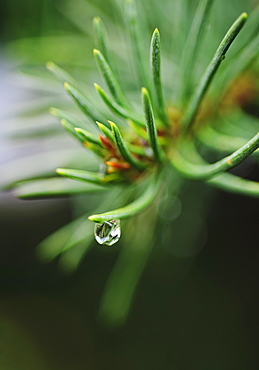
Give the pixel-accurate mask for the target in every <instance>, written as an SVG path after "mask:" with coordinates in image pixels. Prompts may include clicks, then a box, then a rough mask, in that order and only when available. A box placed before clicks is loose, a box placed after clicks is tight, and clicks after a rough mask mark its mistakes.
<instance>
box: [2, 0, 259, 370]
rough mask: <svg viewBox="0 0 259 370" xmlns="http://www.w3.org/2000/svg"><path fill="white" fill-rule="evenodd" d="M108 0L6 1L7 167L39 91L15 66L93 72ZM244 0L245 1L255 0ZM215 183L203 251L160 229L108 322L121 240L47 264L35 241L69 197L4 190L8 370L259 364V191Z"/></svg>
mask: <svg viewBox="0 0 259 370" xmlns="http://www.w3.org/2000/svg"><path fill="white" fill-rule="evenodd" d="M111 3H112V1H107V2H104V1H102V0H98V1H94V2H87V1H83V0H81V1H75V2H72V1H61V0H60V1H50V0H45V1H44V0H38V1H36V0H34V1H32V0H31V1H27V2H22V1H19V0H12V1H11V0H9V1H7V0H4V1H3V0H2V1H1V12H0V17H1V50H0V56H1V64H0V68H1V71H0V75H1V76H2V81H3V83H5V85H3V84H2V91H1V95H0V96H1V100H2V101H3V102H4V105H5V107H4V108H5V109H3V112H4V113H3V112H2V116H3V120H2V124H1V127H0V139H2V142H3V144H2V146H1V150H0V153H1V154H2V158H0V160H1V162H0V164H2V163H5V164H6V166H5V167H4V168H5V171H7V170H8V164H9V163H11V162H12V161H13V160H15V159H17V157H19V156H23V155H25V153H26V154H30V153H31V152H32V153H34V152H35V150H36V149H35V148H34V147H32V146H30V148H29V149H28V146H27V145H25V144H21V141H19V142H18V144H17V143H16V144H13V143H11V142H10V141H9V138H8V136H7V135H6V132H8V130H7V128H6V122H12V119H13V118H12V117H13V115H14V113H16V111H17V110H18V108H19V109H20V108H21V107H23V104H24V105H25V106H26V107H27V106H29V105H28V99H29V100H30V101H31V99H32V98H33V99H35V96H33V97H32V96H31V93H30V90H29V89H30V86H31V85H30V84H29V83H28V86H27V85H26V84H25V85H23V81H31V80H30V78H29V77H28V80H27V79H26V77H25V79H23V80H21V81H20V79H19V78H18V77H17V80H16V76H17V75H16V74H15V71H16V70H17V69H18V68H20V67H21V66H23V69H26V68H28V67H30V68H32V70H33V71H36V72H35V74H38V73H43V74H44V73H45V71H44V65H45V62H46V61H48V60H50V59H51V60H55V62H57V63H60V64H62V65H63V66H68V67H70V69H71V68H75V67H74V65H76V70H78V69H79V70H84V69H86V72H85V74H86V75H87V74H88V73H89V75H90V74H91V72H92V69H93V68H94V63H93V58H92V56H91V55H92V48H93V45H94V42H93V38H92V30H91V29H92V24H91V22H92V17H93V16H94V15H101V16H102V17H103V18H104V19H107V22H108V26H109V22H112V19H113V18H114V14H113V10H112V7H111V6H110V5H111ZM239 3H240V2H239ZM243 4H244V10H246V5H247V6H249V5H250V2H248V1H245V0H244V1H243ZM90 79H91V77H90ZM33 86H34V88H35V84H34V85H33ZM39 90H40V89H39ZM37 94H38V95H41V94H42V93H41V92H38V93H37ZM48 104H49V102H48V101H46V112H47V106H48ZM13 127H16V126H15V125H14V124H13ZM31 140H32V139H31ZM30 142H31V141H30ZM25 143H27V141H26V142H25ZM31 145H32V144H31ZM35 145H36V144H35ZM28 151H29V153H28ZM255 175H256V174H255ZM2 176H3V177H4V176H5V173H2ZM11 178H12V177H11ZM193 187H198V188H199V189H198V192H199V193H200V194H203V193H204V188H203V185H197V184H192V183H191V184H189V185H188V186H187V187H186V189H185V191H186V192H187V194H190V196H191V193H192V188H193ZM208 193H209V194H207V196H208V198H209V199H210V202H209V212H208V214H207V217H206V220H205V222H206V233H205V234H206V237H205V236H204V241H203V243H202V242H201V243H202V247H201V250H200V252H199V253H198V254H195V255H194V256H193V255H191V256H190V255H189V256H187V257H186V256H185V257H181V256H179V255H175V254H174V253H172V248H171V246H168V250H165V249H161V248H159V238H158V243H157V244H158V245H157V248H156V250H155V252H154V253H153V255H152V257H151V259H150V261H149V264H148V266H147V268H146V270H145V272H144V274H143V277H142V279H141V281H140V284H139V287H138V289H137V293H136V297H135V300H134V302H133V306H132V311H131V314H130V317H129V319H128V321H127V322H126V324H125V325H124V326H123V327H121V328H109V327H107V326H105V325H104V324H103V323H102V322H100V321H99V320H98V316H97V311H98V307H99V304H100V297H101V294H102V291H103V289H104V286H105V283H106V281H107V278H108V276H109V273H110V272H111V270H112V267H113V266H114V263H115V261H116V259H117V256H118V250H119V248H120V245H116V246H115V247H114V248H112V249H110V248H103V247H101V246H97V245H96V247H95V248H94V249H92V250H91V251H90V253H89V254H88V255H87V257H86V258H85V260H84V261H83V263H82V264H81V265H80V267H79V269H78V270H77V271H76V272H75V273H74V274H73V275H66V274H65V273H64V272H62V271H60V269H59V268H58V266H57V263H56V262H55V261H54V262H53V263H51V264H49V265H43V264H42V263H40V262H39V261H38V260H37V258H36V256H35V253H34V252H35V246H36V245H37V244H38V243H39V242H40V241H41V240H43V239H44V238H45V237H46V236H48V235H49V234H50V233H51V232H52V231H54V230H56V229H58V228H59V227H60V226H62V225H64V224H65V223H67V222H68V221H69V220H71V219H72V217H73V212H74V211H73V208H72V206H71V200H70V199H54V200H41V201H38V200H33V201H21V200H17V199H15V198H14V197H13V196H12V194H11V193H10V192H8V191H6V192H2V193H1V195H0V236H1V241H0V278H1V280H0V281H1V306H0V369H3V370H35V369H37V370H38V369H39V370H41V369H43V370H45V369H46V370H47V369H48V370H52V369H53V370H70V369H71V370H72V369H89V370H92V369H93V370H94V369H97V370H103V369H105V370H106V369H107V370H109V369H112V370H121V369H125V370H132V369H134V370H135V369H136V370H143V369H144V370H146V369H163V370H167V369H168V370H169V369H175V370H189V369H198V370H207V369H209V370H214V369H215V370H219V369H220V370H256V369H258V368H259V359H258V324H259V323H258V310H259V305H258V302H259V296H258V295H259V294H258V283H259V274H258V257H259V249H258V206H259V201H258V200H256V199H247V198H245V197H242V196H237V195H229V194H225V193H223V192H214V191H212V190H209V191H208ZM188 232H189V230H184V229H181V230H180V234H182V235H185V234H188ZM161 238H163V235H161ZM205 240H206V241H205ZM177 242H178V240H177V237H176V238H172V244H173V243H177Z"/></svg>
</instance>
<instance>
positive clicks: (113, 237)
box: [94, 220, 121, 247]
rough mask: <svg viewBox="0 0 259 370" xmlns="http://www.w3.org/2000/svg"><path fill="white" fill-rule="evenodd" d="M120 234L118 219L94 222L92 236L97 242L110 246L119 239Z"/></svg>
mask: <svg viewBox="0 0 259 370" xmlns="http://www.w3.org/2000/svg"><path fill="white" fill-rule="evenodd" d="M120 236H121V228H120V220H110V221H105V222H104V223H102V224H95V227H94V237H95V240H96V241H97V243H99V244H101V245H108V247H111V246H112V245H113V244H115V243H117V241H119V239H120Z"/></svg>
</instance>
